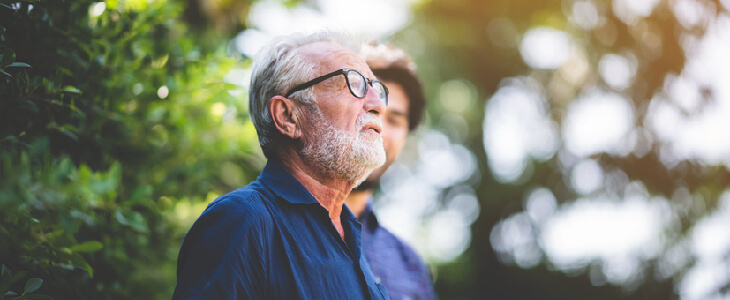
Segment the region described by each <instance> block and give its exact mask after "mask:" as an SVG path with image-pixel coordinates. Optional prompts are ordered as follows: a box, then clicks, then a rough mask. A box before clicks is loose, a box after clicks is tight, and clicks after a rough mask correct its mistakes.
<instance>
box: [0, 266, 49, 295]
mask: <svg viewBox="0 0 730 300" xmlns="http://www.w3.org/2000/svg"><path fill="white" fill-rule="evenodd" d="M27 275H28V272H27V271H20V272H18V273H15V275H13V273H12V271H11V270H10V268H8V267H6V266H5V265H2V277H1V278H0V297H1V298H2V299H16V300H20V299H53V298H51V297H49V296H47V295H43V294H32V293H34V292H35V291H37V290H38V289H39V288H40V287H41V285H43V279H40V278H30V279H28V280H27V281H26V282H25V286H24V287H23V292H22V293H20V294H18V293H16V292H13V291H12V290H11V286H12V284H14V283H16V282H18V281H19V280H20V279H23V278H25V277H26V276H27Z"/></svg>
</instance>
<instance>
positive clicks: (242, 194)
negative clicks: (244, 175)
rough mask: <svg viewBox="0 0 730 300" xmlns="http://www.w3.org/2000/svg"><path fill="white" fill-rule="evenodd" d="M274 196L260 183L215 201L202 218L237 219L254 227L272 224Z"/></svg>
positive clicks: (254, 183) (255, 182)
mask: <svg viewBox="0 0 730 300" xmlns="http://www.w3.org/2000/svg"><path fill="white" fill-rule="evenodd" d="M273 197H274V196H273V195H272V194H271V193H270V192H269V191H268V190H267V189H266V187H264V186H263V184H261V182H259V181H254V182H252V183H251V184H249V185H247V186H245V187H242V188H239V189H237V190H235V191H232V192H230V193H228V194H225V195H223V196H220V197H218V198H217V199H215V200H213V202H211V203H210V204H208V207H207V208H206V209H205V211H204V212H203V214H202V215H201V217H206V216H207V217H214V219H218V220H219V221H220V220H224V219H228V218H231V219H235V220H237V222H241V223H250V224H252V225H254V224H257V223H262V222H263V224H260V225H265V224H268V223H270V222H271V209H272V205H273V201H271V199H273Z"/></svg>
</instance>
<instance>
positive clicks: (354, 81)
mask: <svg viewBox="0 0 730 300" xmlns="http://www.w3.org/2000/svg"><path fill="white" fill-rule="evenodd" d="M347 81H348V82H349V83H350V86H349V88H350V90H351V91H352V93H353V94H355V97H358V98H362V97H365V94H366V93H367V91H368V88H367V81H366V79H365V77H364V76H363V75H362V74H360V73H358V72H357V71H354V70H349V71H348V72H347ZM372 87H373V89H374V90H375V93H376V94H378V97H379V98H380V99H381V100H383V101H385V102H386V103H388V102H387V101H388V98H387V97H388V95H387V93H386V92H385V87H384V86H383V84H382V83H381V82H379V81H373V82H372Z"/></svg>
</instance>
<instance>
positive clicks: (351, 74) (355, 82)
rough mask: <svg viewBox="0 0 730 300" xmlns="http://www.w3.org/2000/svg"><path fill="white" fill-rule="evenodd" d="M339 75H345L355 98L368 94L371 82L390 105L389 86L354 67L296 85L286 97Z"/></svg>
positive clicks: (379, 95)
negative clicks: (368, 76) (364, 74)
mask: <svg viewBox="0 0 730 300" xmlns="http://www.w3.org/2000/svg"><path fill="white" fill-rule="evenodd" d="M337 75H343V76H345V80H346V81H347V87H348V88H349V89H350V93H351V94H352V95H353V96H355V98H358V99H362V98H364V97H365V94H367V92H368V84H370V86H372V87H373V90H374V91H375V93H376V94H378V98H380V100H383V102H385V105H388V87H386V86H385V84H383V83H382V82H380V81H378V80H375V79H370V78H367V77H365V76H363V75H362V74H360V72H358V71H357V70H353V69H339V70H336V71H334V72H331V73H328V74H325V75H322V76H319V77H317V78H315V79H312V80H310V81H307V82H305V83H302V84H300V85H297V86H295V87H294V88H293V89H291V90H289V92H288V93H286V95H284V97H286V98H289V96H291V94H293V93H295V92H298V91H301V90H304V89H306V88H308V87H310V86H313V85H315V84H318V83H320V82H322V81H325V80H326V79H327V78H330V77H334V76H337Z"/></svg>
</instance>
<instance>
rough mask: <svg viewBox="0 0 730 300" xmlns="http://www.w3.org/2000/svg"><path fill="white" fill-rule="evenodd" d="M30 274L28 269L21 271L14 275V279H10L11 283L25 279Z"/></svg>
mask: <svg viewBox="0 0 730 300" xmlns="http://www.w3.org/2000/svg"><path fill="white" fill-rule="evenodd" d="M27 275H28V271H19V272H17V273H15V275H13V279H10V284H13V283H15V282H16V281H18V280H21V279H23V277H25V276H27Z"/></svg>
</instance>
